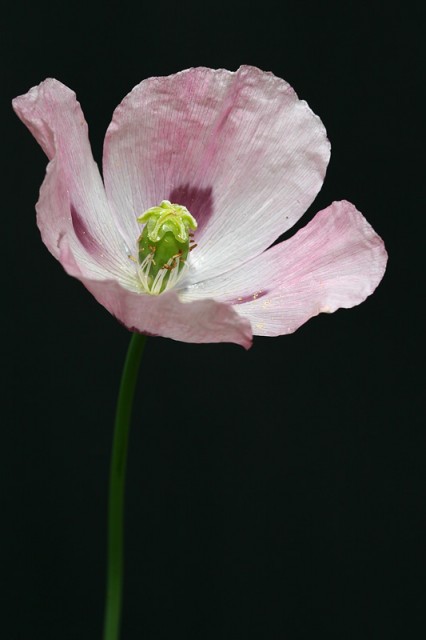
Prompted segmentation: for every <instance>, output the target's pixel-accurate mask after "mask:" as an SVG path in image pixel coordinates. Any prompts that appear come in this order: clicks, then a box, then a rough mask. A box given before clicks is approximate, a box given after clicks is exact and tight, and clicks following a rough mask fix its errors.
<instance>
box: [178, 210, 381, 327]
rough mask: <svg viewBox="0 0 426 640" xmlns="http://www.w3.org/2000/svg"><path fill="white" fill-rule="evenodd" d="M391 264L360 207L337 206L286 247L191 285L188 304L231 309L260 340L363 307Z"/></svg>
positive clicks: (290, 240)
mask: <svg viewBox="0 0 426 640" xmlns="http://www.w3.org/2000/svg"><path fill="white" fill-rule="evenodd" d="M386 262H387V253H386V250H385V247H384V244H383V241H382V240H381V238H380V237H379V236H378V235H377V234H376V233H375V231H374V230H373V228H372V227H371V226H370V225H369V224H368V222H367V221H366V219H365V218H364V217H363V216H362V214H361V213H360V212H359V211H358V210H357V209H356V208H355V206H354V205H353V204H351V203H350V202H346V201H341V202H333V204H331V205H330V206H329V207H327V208H326V209H324V210H322V211H320V212H319V213H317V215H316V216H315V217H314V218H313V220H312V221H311V222H310V223H309V224H308V225H306V227H304V228H303V229H301V230H300V231H299V232H298V233H296V234H295V235H294V236H293V237H292V238H290V239H289V240H287V241H286V242H282V243H281V244H278V245H276V246H274V247H272V248H271V249H269V250H268V251H265V253H263V254H262V255H261V256H258V257H257V258H255V259H253V260H251V261H250V262H248V263H246V264H245V265H244V266H242V267H240V268H239V269H236V270H234V271H232V272H228V273H226V274H225V275H223V276H221V277H218V278H215V279H212V280H209V281H207V282H204V283H201V284H199V285H194V286H193V287H189V288H188V289H187V291H185V293H184V294H183V299H184V300H191V299H197V298H198V297H205V296H209V297H210V296H211V297H213V298H215V299H217V300H222V301H226V302H228V303H232V304H234V305H236V306H235V308H236V309H237V311H238V313H239V314H240V315H241V316H242V317H245V318H247V319H248V320H250V322H251V323H252V328H253V333H254V334H255V335H265V336H276V335H282V334H286V333H291V332H293V331H295V330H296V329H297V328H298V327H300V326H301V325H302V324H304V323H305V322H306V321H307V320H308V319H309V318H311V317H312V316H315V315H317V314H319V313H321V312H325V313H332V312H333V311H336V309H338V308H340V307H343V308H350V307H353V306H355V305H357V304H360V303H361V302H362V301H363V300H365V298H367V296H369V295H370V294H371V293H373V291H374V289H375V288H376V287H377V285H378V284H379V282H380V280H381V279H382V277H383V274H384V272H385V268H386Z"/></svg>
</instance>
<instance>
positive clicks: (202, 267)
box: [104, 66, 330, 282]
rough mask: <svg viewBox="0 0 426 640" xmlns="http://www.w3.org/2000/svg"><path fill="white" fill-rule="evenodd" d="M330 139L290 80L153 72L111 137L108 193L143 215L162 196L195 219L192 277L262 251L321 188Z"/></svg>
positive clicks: (253, 74)
mask: <svg viewBox="0 0 426 640" xmlns="http://www.w3.org/2000/svg"><path fill="white" fill-rule="evenodd" d="M329 155H330V146H329V143H328V140H327V137H326V132H325V129H324V126H323V124H322V122H321V120H320V119H319V118H318V117H317V116H315V115H314V114H313V113H312V111H311V110H310V109H309V107H308V105H307V104H306V102H304V101H302V100H299V99H298V97H297V95H296V93H295V92H294V90H293V89H292V88H291V87H290V86H289V85H288V84H287V83H286V82H284V80H281V79H280V78H277V77H275V76H274V75H273V74H272V73H265V72H262V71H260V70H259V69H257V68H255V67H248V66H243V67H240V68H239V69H238V71H236V72H230V71H226V70H224V69H219V70H213V69H207V68H195V69H188V70H186V71H183V72H180V73H177V74H176V75H172V76H168V77H159V78H149V79H147V80H144V81H143V82H141V83H140V84H139V85H138V86H136V87H135V88H134V89H133V91H132V92H131V93H130V94H129V95H128V96H127V97H126V98H125V99H124V100H123V102H122V103H121V104H120V105H119V106H118V107H117V109H116V111H115V113H114V117H113V120H112V123H111V125H110V127H109V129H108V132H107V135H106V138H105V147H104V179H105V187H106V190H107V193H108V197H110V198H111V199H112V201H113V202H114V204H115V206H116V208H117V210H120V211H123V212H125V213H126V221H127V222H126V225H127V227H126V228H127V238H128V242H130V240H131V238H134V237H136V235H137V234H138V225H137V223H136V216H138V215H140V214H141V213H142V212H143V211H145V210H146V209H148V208H149V207H152V206H154V205H157V204H159V203H160V202H161V201H162V200H163V199H168V200H171V201H172V202H175V203H178V204H181V205H184V206H186V207H187V208H188V209H189V210H190V211H191V213H192V214H193V215H194V216H195V217H196V218H197V220H198V223H199V230H198V231H197V233H196V242H197V243H198V247H197V248H196V250H195V251H193V253H192V254H191V258H192V271H191V273H190V274H189V276H188V277H189V278H190V281H191V282H197V281H201V280H203V279H205V278H207V277H212V276H214V275H217V274H220V273H224V272H225V271H227V270H229V269H231V268H233V267H236V266H237V265H240V264H242V263H243V262H245V261H247V260H248V259H249V258H251V257H253V256H256V255H259V254H260V253H261V252H262V251H263V250H264V249H266V248H267V247H268V246H270V245H271V244H272V242H273V241H274V240H275V239H276V238H277V237H278V236H279V235H280V234H282V233H283V232H284V231H286V230H287V229H289V228H290V227H291V226H292V225H294V224H295V222H296V221H297V220H298V219H299V218H300V216H301V215H302V214H303V213H304V212H305V211H306V209H307V208H308V206H309V205H310V204H311V202H312V201H313V199H314V198H315V196H316V194H317V193H318V191H319V189H320V188H321V185H322V182H323V179H324V175H325V171H326V167H327V163H328V160H329Z"/></svg>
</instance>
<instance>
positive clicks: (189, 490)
mask: <svg viewBox="0 0 426 640" xmlns="http://www.w3.org/2000/svg"><path fill="white" fill-rule="evenodd" d="M418 6H419V7H420V4H419V5H418ZM4 18H5V19H4V25H3V30H4V34H3V36H2V42H3V46H4V53H3V55H2V67H3V74H4V79H3V81H2V109H3V108H4V112H2V113H3V116H2V124H3V126H4V133H3V145H4V146H3V149H2V154H1V155H2V165H3V168H2V177H3V180H2V183H3V186H2V195H3V198H2V207H3V215H2V221H3V225H5V226H3V234H2V247H3V248H2V253H3V278H2V280H3V299H4V301H5V307H6V311H4V312H3V313H2V319H3V320H4V323H5V326H4V329H3V332H2V335H3V340H2V342H3V348H4V352H5V355H4V356H3V358H2V361H3V367H2V369H3V373H4V375H5V379H4V382H3V385H2V389H3V390H4V401H3V407H4V411H3V414H4V416H5V419H4V420H3V427H2V431H1V433H2V458H1V459H2V464H1V471H2V475H3V478H2V481H1V498H2V507H1V512H2V515H3V524H2V527H1V531H2V538H3V540H2V553H1V555H2V564H3V568H2V570H1V575H2V581H3V582H4V584H5V587H6V599H5V598H3V600H2V603H3V604H5V611H4V612H3V613H2V617H1V620H2V622H1V626H2V634H3V635H2V637H4V638H5V639H7V640H27V639H28V640H32V639H34V640H35V639H39V638H40V639H41V638H43V639H44V640H50V639H52V640H53V639H55V640H57V639H58V638H60V639H61V640H71V639H72V640H76V639H78V640H86V639H89V638H90V639H91V640H94V639H95V638H101V628H102V618H103V595H104V579H105V574H104V572H105V553H106V548H105V519H106V491H107V474H108V464H109V451H110V444H111V437H112V420H113V412H114V406H115V398H116V391H117V385H118V381H119V376H120V373H121V366H122V361H123V358H124V355H125V350H126V348H127V344H128V340H129V334H128V333H127V331H126V330H125V329H124V328H123V327H121V326H120V325H119V324H118V323H117V322H116V321H115V320H114V319H113V318H112V317H111V316H110V315H109V314H108V313H107V312H106V311H105V310H104V308H103V307H101V306H100V305H98V304H97V303H96V302H95V300H94V299H93V298H92V297H91V296H90V294H89V293H88V292H87V291H86V290H85V289H84V288H83V287H82V285H81V284H80V283H79V282H77V281H75V280H73V279H71V278H69V277H67V276H66V275H65V273H64V272H63V270H62V268H61V267H60V265H59V264H58V263H56V262H55V261H54V259H53V258H52V257H51V256H50V254H49V253H48V251H47V250H46V248H45V247H44V245H43V244H42V242H41V241H40V237H39V232H38V230H37V227H36V224H35V216H34V204H35V202H36V200H37V196H38V189H39V187H40V185H41V182H42V180H43V177H44V172H45V166H46V160H45V157H44V155H43V153H42V151H41V150H40V149H39V147H38V145H37V144H36V143H35V141H34V140H33V139H32V138H31V136H30V134H29V133H28V131H27V130H26V128H25V127H24V126H23V125H22V124H21V123H20V122H19V120H18V119H17V118H16V116H15V115H14V114H13V112H12V110H11V108H10V100H11V99H12V97H14V96H15V95H19V94H21V93H25V92H26V91H27V90H28V89H29V88H30V87H31V86H33V85H34V84H38V83H39V82H40V81H41V80H43V79H44V78H45V77H47V76H53V77H56V78H58V79H59V80H61V81H62V82H64V83H65V84H67V85H68V86H70V87H71V88H72V89H74V90H75V91H76V93H77V96H78V98H79V101H80V102H81V104H82V107H83V110H84V113H85V116H86V119H87V121H88V123H89V128H90V135H91V141H92V146H93V150H94V155H95V158H96V159H97V160H98V162H101V156H102V141H103V136H104V133H105V130H106V128H107V126H108V124H109V121H110V118H111V114H112V111H113V109H114V108H115V106H116V105H117V104H118V103H119V102H120V101H121V99H122V98H123V97H124V95H125V94H126V93H127V92H128V91H130V89H131V88H132V87H133V86H134V85H135V84H137V83H138V82H140V81H141V80H142V79H144V78H146V77H149V76H153V75H165V74H169V73H173V72H175V71H178V70H181V69H184V68H187V67H190V66H197V65H206V66H211V67H225V68H228V69H231V70H235V69H236V68H237V67H238V66H239V65H240V64H253V65H256V66H258V67H260V68H262V69H265V70H270V71H273V72H274V73H275V74H276V75H278V76H280V77H283V78H285V79H286V80H287V81H288V82H290V84H292V85H293V86H294V88H295V89H296V91H297V92H298V94H299V96H300V97H301V98H304V99H306V100H307V101H308V103H309V105H310V106H311V108H312V109H313V110H314V111H315V112H316V113H318V114H319V115H320V117H321V118H322V120H323V122H324V123H325V126H326V127H327V130H328V134H329V138H330V140H331V144H332V159H331V163H330V166H329V170H328V173H327V176H326V180H325V184H324V187H323V189H322V191H321V192H320V194H319V195H318V197H317V199H316V201H315V202H314V204H313V205H312V207H311V208H310V209H309V211H308V212H307V214H306V215H305V216H304V218H303V219H302V220H301V222H300V224H299V225H298V226H297V228H299V227H301V226H303V225H304V224H306V222H307V221H308V220H309V219H310V218H311V217H312V216H313V215H314V214H315V212H316V211H318V210H319V209H321V208H323V207H325V206H327V205H328V204H329V203H331V202H332V200H339V199H342V198H346V199H348V200H351V201H352V202H354V203H355V204H356V206H357V207H358V208H359V209H360V210H361V211H362V212H363V213H364V214H365V215H366V217H367V219H368V220H369V222H370V223H371V224H372V225H373V226H374V228H375V229H376V231H377V232H378V233H379V234H380V235H381V236H382V237H383V238H384V240H385V242H386V246H387V249H388V252H389V265H388V270H387V273H386V275H385V278H384V280H383V282H382V284H381V285H380V286H379V288H378V289H377V291H376V292H375V293H374V295H373V296H372V297H370V298H369V299H368V300H367V301H366V302H365V303H364V304H362V305H361V306H359V307H357V308H355V309H352V310H348V311H339V312H337V313H336V314H333V315H331V316H326V315H322V316H320V317H318V318H314V319H312V320H311V321H309V322H308V323H307V324H306V325H304V326H303V327H302V328H301V329H300V330H299V331H298V332H297V333H296V334H294V335H292V336H288V337H281V338H273V339H272V338H269V339H268V338H256V339H255V341H254V346H253V347H252V349H251V350H250V351H249V352H245V351H244V350H243V349H242V348H241V347H237V346H235V345H228V344H221V345H188V344H183V343H178V342H173V341H171V340H166V339H161V338H152V339H149V341H148V345H147V349H146V353H145V356H144V361H143V365H142V371H141V375H140V383H139V386H138V392H137V400H136V405H135V420H134V424H133V429H132V433H131V441H130V453H129V465H128V485H127V504H126V507H127V514H126V580H125V600H124V614H123V633H122V638H123V640H134V639H139V638H144V639H145V640H162V639H166V638H167V639H169V638H176V637H177V638H185V639H187V640H192V639H194V640H195V639H197V640H198V639H202V640H210V639H215V640H219V639H220V640H225V639H226V640H230V639H234V638H245V639H258V638H259V639H263V638H265V639H268V640H282V639H284V640H287V639H288V640H296V639H297V640H298V639H305V638H306V639H308V638H309V639H311V638H313V637H324V638H331V639H333V638H336V639H339V640H364V639H369V638H371V639H381V638H386V640H390V639H393V638H395V639H400V638H401V639H404V640H405V639H406V638H409V639H410V640H411V639H412V638H422V637H424V635H425V633H426V625H425V620H424V617H425V582H424V572H425V564H424V561H423V559H422V548H423V547H424V541H425V527H424V519H425V513H424V504H425V491H424V486H425V471H424V469H425V444H426V443H425V437H424V420H423V419H422V417H423V418H424V412H423V396H424V378H422V374H423V355H422V348H423V322H422V317H421V305H420V302H421V299H422V297H424V270H423V261H424V243H423V237H422V232H423V231H424V215H425V213H424V202H425V199H424V160H423V152H422V145H424V143H422V141H421V135H422V131H421V128H422V125H423V120H424V102H423V103H422V97H423V96H422V95H421V87H422V84H424V75H423V67H424V64H423V62H422V55H421V54H422V52H421V48H420V42H421V38H422V37H423V31H424V28H423V27H422V25H421V21H422V19H423V16H422V15H421V13H420V9H417V8H416V5H413V6H410V5H409V4H407V3H400V4H399V6H398V8H392V6H391V5H390V4H388V3H384V2H383V3H382V2H373V3H367V2H365V3H363V2H356V3H355V2H346V3H343V2H342V3H336V4H331V3H321V2H317V3H308V2H303V1H296V0H293V1H292V2H287V1H285V2H283V3H276V4H272V3H268V2H262V3H259V5H252V6H251V5H250V4H249V3H244V4H242V5H237V4H230V3H229V2H228V3H226V4H224V5H222V4H221V3H219V2H216V3H214V4H203V3H202V2H201V1H200V2H199V3H197V4H196V3H191V4H185V3H183V2H180V3H178V2H176V3H175V4H173V5H172V4H168V3H165V4H164V3H159V2H158V3H150V4H144V3H138V4H136V3H135V4H132V3H127V2H120V3H108V2H105V3H103V4H99V5H97V4H95V3H90V2H87V3H85V4H81V5H78V4H76V3H72V4H71V3H69V4H67V3H65V4H60V3H58V2H56V3H53V2H52V3H46V4H43V5H42V4H40V3H37V4H34V3H27V4H26V3H23V2H18V3H15V4H13V5H10V6H9V8H8V9H7V13H6V15H5V16H4ZM422 164H423V166H422ZM11 301H12V303H11ZM10 311H12V313H10ZM422 413H423V416H422Z"/></svg>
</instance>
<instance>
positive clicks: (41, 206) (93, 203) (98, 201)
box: [13, 78, 128, 277]
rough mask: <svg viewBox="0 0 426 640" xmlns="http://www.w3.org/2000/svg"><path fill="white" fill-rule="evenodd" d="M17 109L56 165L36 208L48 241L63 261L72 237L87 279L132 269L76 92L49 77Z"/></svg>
mask: <svg viewBox="0 0 426 640" xmlns="http://www.w3.org/2000/svg"><path fill="white" fill-rule="evenodd" d="M13 108H14V110H15V112H16V113H17V115H18V116H19V118H20V119H21V120H22V121H23V122H24V124H26V125H27V127H28V128H29V130H30V131H31V133H32V134H33V135H34V137H35V138H36V140H37V141H38V143H39V144H40V145H41V147H42V149H43V151H44V152H45V153H46V155H47V157H48V159H49V160H50V162H49V164H48V169H47V175H46V178H45V181H44V183H43V185H42V188H41V191H40V199H39V201H38V203H37V207H36V208H37V224H38V226H39V228H40V231H41V234H42V238H43V242H44V243H45V244H46V245H47V247H48V249H49V250H50V252H51V253H52V254H53V255H54V256H55V257H56V258H59V255H60V243H61V241H62V238H63V237H64V236H66V237H67V238H68V242H69V245H70V249H71V250H72V253H73V255H74V257H75V260H76V261H77V262H78V264H79V266H80V268H81V269H82V271H83V272H84V273H85V274H86V275H89V276H91V277H111V275H112V274H114V273H120V272H121V270H122V269H123V267H124V268H126V267H127V266H128V265H127V263H128V257H127V255H126V250H125V243H124V241H123V239H122V237H121V236H120V234H119V232H118V230H117V228H116V225H115V224H114V215H113V213H112V210H111V207H110V205H109V204H108V202H107V199H106V194H105V190H104V186H103V183H102V179H101V176H100V174H99V170H98V167H97V165H96V163H95V162H94V160H93V156H92V152H91V149H90V143H89V138H88V131H87V124H86V122H85V120H84V116H83V113H82V111H81V108H80V105H79V103H78V102H77V100H76V97H75V93H74V92H73V91H71V90H70V89H68V87H66V86H65V85H63V84H62V83H61V82H59V81H57V80H54V79H52V78H49V79H47V80H45V81H44V82H42V83H41V84H40V85H38V86H36V87H33V88H32V89H31V90H30V91H29V92H28V93H27V94H25V95H22V96H19V97H17V98H15V99H14V100H13Z"/></svg>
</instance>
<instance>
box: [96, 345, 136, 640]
mask: <svg viewBox="0 0 426 640" xmlns="http://www.w3.org/2000/svg"><path fill="white" fill-rule="evenodd" d="M145 342H146V336H144V335H141V334H139V333H134V334H133V335H132V338H131V340H130V344H129V348H128V351H127V356H126V361H125V363H124V368H123V373H122V376H121V383H120V390H119V393H118V400H117V408H116V414H115V427H114V441H113V445H112V457H111V467H110V477H109V505H108V564H107V592H106V602H105V627H104V640H118V638H119V634H120V617H121V603H122V591H123V514H124V485H125V476H126V458H127V443H128V439H129V427H130V419H131V415H132V405H133V396H134V391H135V386H136V380H137V375H138V370H139V363H140V361H141V358H142V354H143V350H144V347H145Z"/></svg>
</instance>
